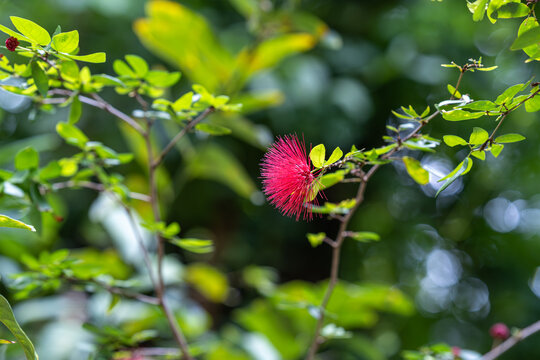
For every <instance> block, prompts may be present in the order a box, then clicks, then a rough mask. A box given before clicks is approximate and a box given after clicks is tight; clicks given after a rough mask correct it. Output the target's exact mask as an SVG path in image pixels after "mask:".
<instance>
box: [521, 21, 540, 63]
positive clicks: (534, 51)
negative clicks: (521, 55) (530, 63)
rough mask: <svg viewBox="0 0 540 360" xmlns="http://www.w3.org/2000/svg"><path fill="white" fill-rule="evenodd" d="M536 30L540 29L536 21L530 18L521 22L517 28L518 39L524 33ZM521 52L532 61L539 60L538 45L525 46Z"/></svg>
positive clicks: (539, 49) (539, 50) (539, 45)
mask: <svg viewBox="0 0 540 360" xmlns="http://www.w3.org/2000/svg"><path fill="white" fill-rule="evenodd" d="M535 28H536V29H538V28H540V25H539V24H538V20H537V19H536V18H535V17H533V16H531V17H528V18H526V19H525V20H523V22H522V23H521V25H520V26H519V30H518V37H519V36H521V35H523V34H524V33H525V32H527V31H529V30H532V29H535ZM523 51H524V52H525V53H526V54H527V55H529V56H530V57H531V58H532V59H536V60H538V59H540V44H539V43H534V44H532V45H530V46H525V47H524V48H523Z"/></svg>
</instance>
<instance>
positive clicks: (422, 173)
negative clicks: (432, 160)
mask: <svg viewBox="0 0 540 360" xmlns="http://www.w3.org/2000/svg"><path fill="white" fill-rule="evenodd" d="M402 160H403V163H404V164H405V167H406V169H407V172H408V173H409V175H410V176H411V178H413V180H414V181H416V182H417V183H418V184H420V185H426V184H427V183H428V182H429V172H427V170H426V169H424V168H423V167H422V165H421V164H420V161H418V160H416V159H415V158H412V157H409V156H404V157H403V158H402Z"/></svg>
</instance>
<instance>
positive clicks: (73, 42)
mask: <svg viewBox="0 0 540 360" xmlns="http://www.w3.org/2000/svg"><path fill="white" fill-rule="evenodd" d="M78 47H79V32H78V31H77V30H73V31H70V32H64V33H60V34H58V35H55V36H54V37H53V39H52V48H53V49H55V50H56V51H60V52H63V53H68V54H70V53H72V52H74V51H75V50H77V48H78Z"/></svg>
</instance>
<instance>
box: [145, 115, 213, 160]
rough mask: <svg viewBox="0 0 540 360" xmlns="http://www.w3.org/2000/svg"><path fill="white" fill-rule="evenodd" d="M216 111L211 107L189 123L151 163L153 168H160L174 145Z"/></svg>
mask: <svg viewBox="0 0 540 360" xmlns="http://www.w3.org/2000/svg"><path fill="white" fill-rule="evenodd" d="M215 110H216V109H215V108H214V107H213V106H210V107H209V108H207V109H206V110H204V111H203V112H202V113H200V114H199V116H197V117H196V118H195V119H193V120H191V121H190V122H189V123H187V125H186V126H185V127H184V128H183V129H182V130H181V131H180V132H179V133H178V134H176V136H175V137H174V138H172V140H171V141H170V142H169V143H168V144H167V146H165V148H164V149H163V151H161V153H160V154H159V155H158V156H157V157H156V159H155V160H154V161H153V162H151V165H152V167H153V168H156V167H158V166H159V164H161V162H162V161H163V159H164V158H165V156H166V155H167V153H168V152H169V151H171V149H172V148H173V147H174V145H176V143H177V142H178V141H180V139H182V137H184V135H186V134H187V133H188V132H189V131H190V130H191V129H192V128H193V127H195V125H197V124H198V123H199V122H201V121H202V120H203V119H204V118H206V117H207V116H208V115H210V114H211V113H213V112H214V111H215Z"/></svg>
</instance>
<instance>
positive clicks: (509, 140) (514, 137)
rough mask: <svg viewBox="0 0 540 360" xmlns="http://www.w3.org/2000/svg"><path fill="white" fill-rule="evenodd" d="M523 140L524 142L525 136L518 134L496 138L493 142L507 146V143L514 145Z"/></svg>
mask: <svg viewBox="0 0 540 360" xmlns="http://www.w3.org/2000/svg"><path fill="white" fill-rule="evenodd" d="M523 140H525V136H523V135H520V134H504V135H501V136H497V138H496V139H495V142H496V143H500V144H507V143H514V142H518V141H523Z"/></svg>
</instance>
